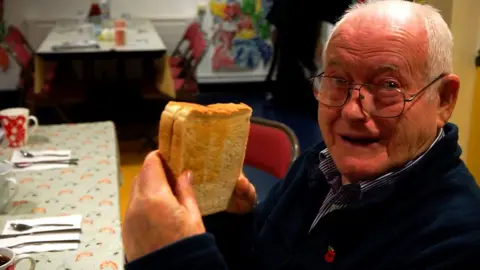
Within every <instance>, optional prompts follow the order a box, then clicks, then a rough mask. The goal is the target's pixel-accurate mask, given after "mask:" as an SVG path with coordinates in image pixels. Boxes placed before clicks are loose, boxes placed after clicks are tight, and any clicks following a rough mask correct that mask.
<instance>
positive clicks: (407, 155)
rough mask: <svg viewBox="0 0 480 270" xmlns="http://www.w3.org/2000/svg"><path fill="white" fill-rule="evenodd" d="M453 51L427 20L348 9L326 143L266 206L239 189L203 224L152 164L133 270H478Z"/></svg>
mask: <svg viewBox="0 0 480 270" xmlns="http://www.w3.org/2000/svg"><path fill="white" fill-rule="evenodd" d="M451 51H452V36H451V33H450V32H449V29H448V27H447V25H446V23H445V22H444V21H443V19H442V18H441V16H440V15H439V14H438V13H437V12H436V11H435V10H434V9H432V8H431V7H429V6H423V5H420V4H415V3H411V2H406V1H369V2H367V3H365V4H361V5H357V6H355V7H353V8H351V9H350V10H349V11H348V12H347V14H346V15H345V16H344V17H343V18H342V19H341V20H340V21H339V22H338V23H337V25H336V27H335V28H334V30H333V33H332V35H331V37H330V39H329V42H328V44H327V46H326V49H325V70H324V73H322V74H320V75H318V76H317V77H316V78H314V79H313V80H312V81H313V88H314V90H315V97H316V98H317V100H318V101H319V109H318V115H319V125H320V129H321V131H322V134H323V137H324V139H325V142H324V143H321V144H319V145H317V146H315V147H313V148H312V149H310V150H309V151H307V152H306V153H304V154H303V155H302V156H301V157H300V158H299V159H298V160H297V161H296V162H295V164H294V165H293V166H292V168H291V170H290V172H289V174H288V175H287V177H286V179H285V180H284V181H282V182H281V183H279V184H278V185H277V186H276V187H275V188H274V189H273V190H272V191H271V193H270V195H269V196H268V198H267V199H266V201H265V202H262V203H261V204H259V205H257V206H255V207H254V206H253V203H254V201H255V192H254V189H253V187H252V186H251V185H250V184H249V183H248V180H246V179H245V178H243V177H241V178H240V180H239V181H238V184H237V187H236V190H235V193H234V194H233V197H232V201H231V205H230V207H229V209H228V212H230V213H220V214H217V215H213V216H210V217H206V218H205V219H204V220H203V221H202V218H201V216H200V214H199V211H198V207H197V205H196V202H195V197H194V195H193V191H192V188H191V185H190V182H191V181H192V179H191V176H190V174H189V173H185V174H184V175H183V176H182V177H181V178H180V179H178V180H177V181H176V183H175V184H174V185H172V186H169V185H168V181H167V180H166V177H165V173H164V170H163V167H162V164H161V162H160V159H159V157H158V154H157V153H152V154H150V155H149V156H148V157H147V158H146V160H145V163H144V167H143V169H142V172H141V173H140V175H139V177H138V179H137V180H136V182H135V184H134V189H133V191H132V197H131V202H130V206H129V209H128V211H127V216H126V220H125V223H124V228H123V237H124V245H125V252H126V257H127V260H128V261H129V264H127V269H131V270H132V269H135V270H136V269H340V270H342V269H362V270H363V269H368V270H373V269H386V270H390V269H409V270H411V269H432V270H433V269H436V270H440V269H458V270H460V269H461V270H465V269H478V267H479V266H480V192H479V189H478V187H477V185H476V183H475V180H474V179H473V177H472V175H470V173H469V171H468V169H467V168H466V166H465V164H464V163H463V162H462V161H461V160H460V154H461V150H460V148H459V146H458V142H457V141H458V129H457V127H456V126H455V125H453V124H449V123H447V121H448V119H449V118H450V116H451V114H452V111H453V109H454V106H455V102H456V99H457V93H458V89H459V78H458V76H456V75H455V74H453V73H452V55H451V53H452V52H451ZM252 208H253V210H251V209H252ZM204 224H205V225H204ZM207 232H208V233H207ZM214 237H215V238H214Z"/></svg>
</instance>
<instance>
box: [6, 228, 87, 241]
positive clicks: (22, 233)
mask: <svg viewBox="0 0 480 270" xmlns="http://www.w3.org/2000/svg"><path fill="white" fill-rule="evenodd" d="M71 232H80V229H79V228H75V229H68V230H64V229H57V230H49V231H40V232H21V233H11V234H10V233H9V234H0V241H1V239H9V238H15V237H19V236H28V235H30V236H32V235H42V234H52V233H71Z"/></svg>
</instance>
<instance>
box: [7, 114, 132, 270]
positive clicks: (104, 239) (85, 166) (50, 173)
mask: <svg viewBox="0 0 480 270" xmlns="http://www.w3.org/2000/svg"><path fill="white" fill-rule="evenodd" d="M27 148H28V149H42V150H43V149H71V150H72V157H73V158H79V159H80V161H79V165H78V166H73V167H69V168H67V169H58V170H45V171H32V172H21V173H17V174H16V179H17V192H16V195H15V196H14V199H13V201H12V202H11V204H10V205H9V207H8V208H7V210H6V213H4V214H3V215H0V221H3V222H5V220H7V219H9V218H18V217H19V216H22V217H23V216H25V217H32V215H33V216H58V215H69V214H81V215H83V225H82V236H81V244H80V247H79V249H78V250H75V251H62V252H47V253H38V254H32V256H34V257H35V259H36V260H37V268H36V269H37V270H38V269H49V270H50V269H53V270H56V269H72V270H73V269H85V270H95V269H105V270H106V269H113V270H115V269H123V258H124V257H123V251H122V240H121V232H120V215H119V192H118V187H119V181H120V172H119V153H118V144H117V137H116V133H115V126H114V124H113V123H112V122H98V123H85V124H68V125H51V126H40V127H39V128H38V129H37V130H36V131H35V132H34V133H33V134H32V135H31V136H30V138H29V142H28V145H27ZM11 153H12V150H11V149H8V148H6V142H3V143H2V146H0V159H10V156H11ZM3 222H2V223H3ZM0 226H2V227H1V228H3V224H0ZM20 266H22V265H21V264H20V265H19V267H18V268H21V267H20ZM19 270H20V269H19Z"/></svg>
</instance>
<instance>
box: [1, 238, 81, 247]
mask: <svg viewBox="0 0 480 270" xmlns="http://www.w3.org/2000/svg"><path fill="white" fill-rule="evenodd" d="M42 244H80V240H45V241H32V242H24V243H19V244H15V245H7V246H6V247H8V248H19V247H23V246H33V245H42Z"/></svg>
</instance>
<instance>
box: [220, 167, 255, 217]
mask: <svg viewBox="0 0 480 270" xmlns="http://www.w3.org/2000/svg"><path fill="white" fill-rule="evenodd" d="M256 203H257V192H256V191H255V187H254V186H253V185H252V184H251V183H250V181H248V179H247V178H246V177H245V175H244V174H243V172H242V173H241V174H240V177H239V178H238V181H237V185H236V186H235V191H234V192H233V195H232V198H231V199H230V202H229V204H228V208H227V212H229V213H235V214H246V213H249V212H251V211H252V209H253V207H254V206H255V204H256Z"/></svg>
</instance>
